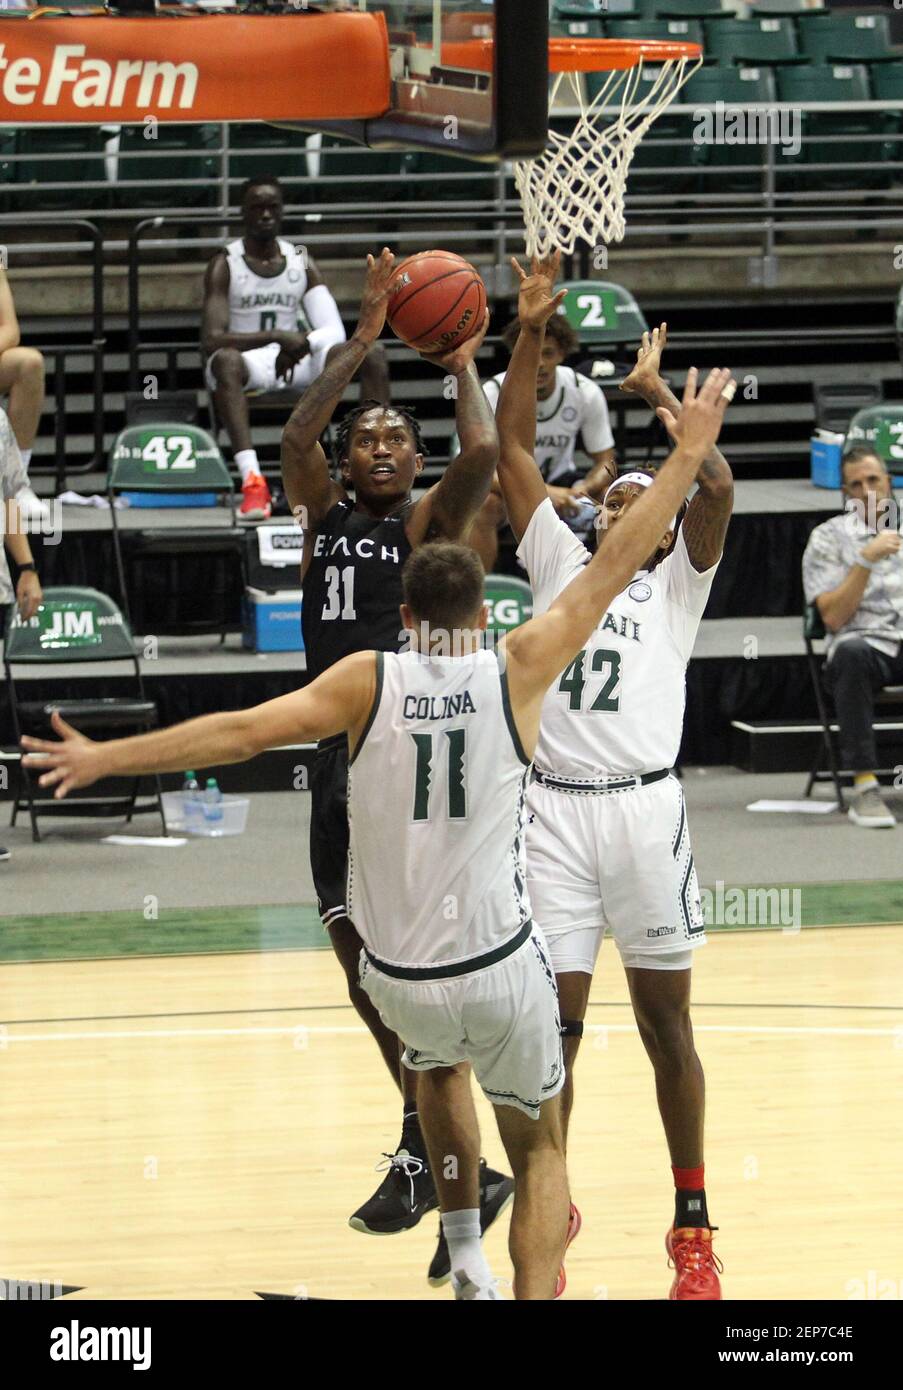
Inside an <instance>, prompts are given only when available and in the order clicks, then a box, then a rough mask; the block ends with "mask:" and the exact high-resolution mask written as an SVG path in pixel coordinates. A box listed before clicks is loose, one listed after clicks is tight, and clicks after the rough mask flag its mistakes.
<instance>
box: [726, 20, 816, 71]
mask: <svg viewBox="0 0 903 1390" xmlns="http://www.w3.org/2000/svg"><path fill="white" fill-rule="evenodd" d="M705 52H706V56H707V57H709V58H717V59H718V60H719V61H720V62H722V63H747V64H749V63H785V62H788V61H794V60H796V59H797V58H798V54H799V49H798V47H797V41H796V29H795V28H794V24H793V20H792V19H789V18H788V17H787V16H786V15H784V16H782V15H763V16H762V17H761V18H757V19H717V20H706V24H705Z"/></svg>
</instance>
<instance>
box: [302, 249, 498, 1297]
mask: <svg viewBox="0 0 903 1390" xmlns="http://www.w3.org/2000/svg"><path fill="white" fill-rule="evenodd" d="M367 260H368V267H369V269H368V274H367V282H366V285H365V288H364V295H363V299H362V302H361V310H360V319H359V322H358V325H357V329H356V331H355V333H354V334H353V336H352V337H351V339H350V341H349V342H347V343H345V344H344V345H343V346H342V347H341V348H340V349H339V351H338V352H337V353H336V354H335V356H334V357H333V359H332V360H331V361H330V363H329V365H328V366H327V368H326V370H325V371H324V372H323V374H322V376H320V377H319V378H318V380H317V381H316V382H315V383H314V385H313V386H311V387H310V388H309V390H308V391H307V392H306V393H305V395H304V396H303V397H302V398H301V400H300V401H299V402H298V404H297V406H296V407H295V410H294V412H293V414H292V417H291V419H290V420H289V422H288V425H287V426H286V429H285V434H284V437H283V445H282V479H283V485H284V487H285V493H286V497H287V498H288V500H289V503H290V505H291V507H292V510H293V512H294V513H295V515H296V516H299V517H300V519H301V521H302V525H303V526H304V528H305V538H304V555H303V561H302V564H303V575H304V604H303V606H302V624H303V628H304V646H305V650H306V653H307V671H308V675H309V677H310V678H311V679H315V678H316V677H317V676H319V675H320V674H321V673H322V672H324V671H326V670H327V669H328V668H329V667H331V666H333V665H334V664H335V663H336V662H337V661H340V660H341V659H342V658H343V657H346V656H348V655H349V654H350V653H352V652H358V651H363V650H368V649H370V648H377V649H380V650H383V651H390V652H397V651H398V650H399V648H400V647H401V645H402V643H403V635H402V633H401V630H400V624H399V617H398V613H399V605H400V603H401V572H402V567H403V565H404V562H405V560H406V559H407V557H408V555H409V554H410V553H411V551H412V550H413V549H415V548H416V547H417V546H418V545H420V544H422V542H423V541H425V540H431V539H438V538H442V539H445V540H452V541H458V540H464V539H465V538H466V536H467V533H468V529H469V527H470V525H471V523H472V521H473V518H474V516H475V514H476V512H477V510H478V508H479V506H480V503H481V502H482V501H483V499H484V497H485V496H486V493H487V491H488V488H489V481H490V479H491V477H492V474H493V471H494V469H495V465H496V462H497V461H498V434H497V431H496V428H495V420H494V418H493V415H492V412H491V410H490V409H489V406H488V404H487V401H486V398H485V396H484V395H483V392H482V390H481V389H480V380H479V377H478V376H477V372H476V368H475V367H474V357H475V356H476V353H477V351H478V349H479V346H480V344H481V343H482V341H483V338H484V336H485V333H486V328H487V326H488V321H489V316H488V314H487V315H486V317H485V321H484V323H483V325H482V328H481V331H480V332H478V333H477V334H476V335H475V336H474V337H472V338H470V339H469V340H468V341H467V342H466V343H465V344H464V345H463V346H462V347H460V348H458V349H457V350H456V351H454V352H451V353H448V354H446V355H445V356H444V357H439V358H435V359H428V360H430V361H433V362H434V363H435V365H436V366H438V367H439V368H440V370H441V371H442V372H443V373H444V374H445V375H446V377H448V376H453V377H454V379H455V381H456V383H457V387H456V404H455V415H456V419H457V424H458V432H459V434H460V436H461V441H462V452H461V453H460V454H459V456H458V457H457V458H456V459H454V461H453V462H452V463H450V464H449V466H448V468H447V469H446V471H445V474H444V475H443V477H442V480H441V481H440V482H439V483H437V484H436V486H435V487H432V488H430V489H429V490H427V491H426V492H425V493H424V495H423V496H422V497H421V498H420V499H419V500H418V501H415V500H414V498H413V497H412V495H411V493H412V490H413V487H414V484H415V482H416V480H417V476H418V474H419V473H420V472H421V470H422V468H423V456H424V446H423V442H422V440H421V437H420V427H419V425H418V423H417V421H416V419H415V418H414V416H413V415H412V414H411V413H410V412H409V411H407V410H405V409H403V408H402V407H398V408H395V407H391V408H384V407H382V406H380V405H378V404H377V403H376V402H372V403H369V404H365V405H363V406H361V407H360V408H359V409H356V410H353V411H351V412H350V413H349V414H347V415H346V416H345V418H344V419H343V421H342V423H341V426H340V428H339V430H338V432H337V438H336V461H337V463H338V466H339V470H340V476H341V482H334V481H333V479H332V477H331V476H330V471H329V466H328V464H327V462H326V457H325V455H324V453H323V449H322V447H321V445H320V437H321V435H322V433H323V431H324V429H325V428H326V426H327V425H328V424H329V421H330V420H331V419H332V416H333V414H334V412H335V410H336V408H337V407H338V405H339V403H340V402H341V399H342V395H343V393H344V391H345V388H346V386H347V385H348V383H349V381H350V380H351V378H352V376H353V375H354V373H355V372H356V371H357V370H358V368H359V366H360V364H361V362H362V361H364V360H365V359H366V357H367V355H368V354H369V353H370V352H371V351H372V347H373V344H374V343H375V342H376V341H377V339H378V338H379V335H380V333H381V332H382V330H383V325H384V324H385V320H386V310H387V303H388V294H389V289H390V285H391V282H392V277H393V272H394V267H395V258H394V256H392V255H391V254H390V252H389V251H388V250H384V251H383V252H382V254H381V256H380V258H379V260H375V259H374V258H373V257H372V256H368V258H367ZM349 489H350V490H352V491H353V500H352V498H351V497H349ZM387 775H391V774H390V773H388V774H387ZM347 783H348V742H347V739H346V738H345V735H344V734H339V735H337V736H334V737H332V738H329V739H327V740H326V741H325V742H324V743H322V744H321V745H320V747H319V748H318V749H317V752H316V755H315V757H314V764H313V771H312V776H311V812H310V861H311V870H312V873H313V880H314V887H315V888H316V892H317V899H318V903H319V909H320V915H321V917H322V920H323V925H324V927H325V928H326V930H327V931H328V932H329V937H330V940H331V942H332V946H333V949H334V951H335V953H336V956H337V957H338V960H339V963H340V965H341V966H342V968H343V970H344V971H345V976H346V979H347V982H348V994H349V997H350V999H351V1002H352V1004H353V1005H354V1007H355V1009H356V1010H357V1012H358V1013H359V1015H360V1017H361V1018H362V1020H363V1022H364V1023H366V1025H367V1027H368V1028H369V1029H370V1032H371V1033H372V1034H373V1037H374V1039H375V1040H376V1043H377V1044H378V1046H379V1048H380V1051H381V1053H382V1055H383V1059H384V1061H385V1063H386V1065H387V1066H388V1068H389V1072H390V1074H391V1076H392V1080H393V1082H394V1083H395V1085H396V1086H398V1087H399V1089H400V1090H401V1092H402V1098H403V1118H402V1133H401V1139H400V1141H399V1144H398V1148H397V1151H396V1152H395V1154H394V1155H390V1156H387V1164H388V1171H387V1173H386V1177H385V1178H384V1180H383V1181H382V1183H381V1184H380V1186H379V1187H378V1188H377V1190H376V1192H375V1193H374V1194H373V1196H372V1197H370V1198H369V1199H368V1200H367V1201H366V1202H364V1203H363V1204H362V1206H360V1207H359V1208H358V1209H357V1210H356V1211H355V1212H354V1213H353V1215H352V1216H351V1218H350V1224H351V1225H352V1227H353V1228H354V1229H355V1230H358V1231H362V1232H364V1233H366V1234H372V1235H391V1234H396V1233H398V1232H400V1231H406V1230H410V1229H411V1228H412V1227H413V1226H415V1225H416V1224H417V1222H418V1221H419V1220H420V1219H421V1217H422V1216H424V1215H425V1214H426V1213H427V1212H429V1211H433V1210H435V1208H436V1206H437V1200H438V1199H437V1196H436V1189H435V1185H434V1182H433V1175H432V1173H431V1172H430V1166H429V1161H428V1157H427V1152H426V1148H425V1146H424V1142H423V1137H422V1135H421V1132H420V1127H419V1121H418V1112H417V1078H416V1076H415V1075H414V1073H413V1072H411V1071H409V1070H408V1069H407V1068H405V1067H403V1066H402V1065H401V1053H402V1051H403V1044H400V1043H399V1040H398V1038H397V1037H396V1036H395V1034H394V1032H392V1030H391V1029H390V1028H389V1027H387V1026H386V1024H385V1023H384V1022H383V1021H382V1019H381V1018H380V1016H379V1013H378V1012H377V1010H376V1009H375V1008H374V1007H373V1004H372V1003H371V1002H370V999H369V998H368V997H367V995H366V993H365V992H364V991H363V990H362V989H361V988H360V984H359V981H358V961H359V959H360V953H361V939H360V936H359V935H358V933H357V931H356V929H355V926H354V924H353V921H352V919H351V916H350V913H349V908H348V903H347V895H346V890H347V879H348V815H347V805H346V798H347ZM511 1193H512V1185H511V1179H510V1178H508V1177H506V1176H505V1175H504V1174H502V1173H497V1172H495V1171H494V1170H492V1169H490V1168H486V1167H485V1166H484V1167H483V1168H482V1170H481V1206H482V1213H483V1221H484V1229H485V1226H488V1225H489V1224H490V1223H491V1222H492V1221H493V1220H494V1219H495V1217H496V1216H497V1215H498V1214H499V1212H500V1211H501V1210H502V1209H503V1207H504V1206H505V1205H506V1203H508V1202H509V1201H510V1199H511ZM450 1273H451V1271H450V1268H449V1263H448V1250H447V1247H446V1244H445V1241H444V1239H443V1238H442V1235H441V1232H440V1239H439V1247H438V1249H437V1251H436V1255H435V1257H434V1259H433V1261H432V1264H431V1265H430V1270H429V1276H428V1277H429V1278H430V1281H431V1282H432V1283H436V1284H439V1283H444V1282H445V1281H446V1280H447V1279H448V1278H449V1277H450Z"/></svg>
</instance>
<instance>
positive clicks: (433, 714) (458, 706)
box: [402, 690, 477, 737]
mask: <svg viewBox="0 0 903 1390" xmlns="http://www.w3.org/2000/svg"><path fill="white" fill-rule="evenodd" d="M403 709H404V713H403V716H402V717H403V718H404V719H418V720H420V719H452V718H454V717H455V716H456V715H458V714H476V712H477V707H476V705H475V704H474V702H473V700H472V699H471V695H470V691H469V690H465V691H463V692H462V693H461V694H459V695H421V696H417V695H406V696H405V697H404V707H403ZM429 737H432V735H429Z"/></svg>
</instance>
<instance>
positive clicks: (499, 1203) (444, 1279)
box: [426, 1158, 514, 1289]
mask: <svg viewBox="0 0 903 1390" xmlns="http://www.w3.org/2000/svg"><path fill="white" fill-rule="evenodd" d="M513 1199H514V1179H513V1178H506V1177H505V1174H504V1173H497V1172H496V1171H495V1169H494V1168H488V1167H487V1166H486V1160H485V1158H481V1159H480V1234H481V1235H485V1234H486V1232H487V1231H488V1230H489V1227H490V1226H491V1225H492V1223H493V1221H494V1220H495V1218H496V1217H497V1216H499V1215H500V1214H501V1213H502V1212H503V1211H504V1210H505V1208H506V1207H507V1206H508V1204H509V1202H511V1201H513ZM426 1277H427V1279H428V1280H429V1282H430V1283H431V1284H432V1286H433V1288H434V1289H438V1288H439V1287H440V1285H442V1284H447V1283H448V1281H449V1279H450V1278H451V1257H450V1255H449V1253H448V1245H447V1243H446V1240H445V1233H444V1231H443V1230H442V1222H441V1221H440V1222H439V1244H438V1245H437V1246H436V1253H435V1255H434V1256H433V1262H432V1264H431V1265H430V1267H429V1272H428V1274H427V1276H426Z"/></svg>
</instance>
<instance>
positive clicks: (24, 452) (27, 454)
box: [19, 449, 31, 473]
mask: <svg viewBox="0 0 903 1390" xmlns="http://www.w3.org/2000/svg"><path fill="white" fill-rule="evenodd" d="M19 453H20V454H21V456H22V467H23V468H24V469H25V472H26V473H27V472H28V465H29V464H30V463H31V450H30V449H20V450H19Z"/></svg>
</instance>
